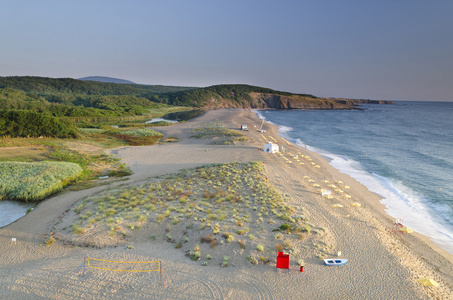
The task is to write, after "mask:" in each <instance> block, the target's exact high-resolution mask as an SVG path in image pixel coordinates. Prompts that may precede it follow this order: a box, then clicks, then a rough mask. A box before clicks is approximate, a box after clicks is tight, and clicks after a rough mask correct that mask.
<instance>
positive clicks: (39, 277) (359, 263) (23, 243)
mask: <svg viewBox="0 0 453 300" xmlns="http://www.w3.org/2000/svg"><path fill="white" fill-rule="evenodd" d="M212 120H221V121H222V122H224V123H225V124H226V125H227V126H228V127H230V128H234V129H237V128H239V126H240V125H241V124H248V125H249V127H252V128H253V125H257V126H259V120H258V119H257V118H256V116H255V115H254V114H253V113H252V112H250V111H248V110H239V109H223V110H215V111H210V112H208V113H206V114H205V115H203V116H202V117H200V118H197V119H195V120H192V121H190V122H187V123H181V124H177V125H174V126H171V127H166V128H161V129H159V131H162V132H163V133H164V134H165V135H166V136H174V137H178V138H179V142H178V143H169V144H161V145H155V146H146V147H124V148H119V149H115V150H113V151H112V153H113V154H115V155H116V156H117V157H120V158H121V159H122V160H123V161H124V162H125V163H126V164H127V165H128V166H129V167H130V168H131V169H132V170H133V171H134V175H132V176H130V179H129V181H127V182H116V183H112V184H110V185H104V186H99V187H96V188H92V189H88V190H83V191H77V192H66V193H63V194H60V195H58V196H55V197H52V198H50V199H47V200H46V201H43V202H42V203H41V204H40V205H38V207H37V208H36V209H35V210H34V211H32V212H31V213H29V214H27V215H26V216H25V217H23V218H21V219H20V220H18V221H16V222H15V223H13V224H10V225H8V226H6V227H4V228H1V229H0V253H1V258H0V291H1V292H0V298H1V299H80V298H83V299H125V298H130V299H284V298H286V299H424V298H426V297H427V290H426V288H424V287H422V286H421V285H420V284H418V283H417V282H416V279H417V278H419V277H430V278H434V279H435V280H436V281H438V282H439V283H440V286H438V287H437V288H430V289H429V290H428V291H429V295H430V297H431V298H433V299H453V296H452V288H451V287H452V285H453V275H452V274H453V267H452V266H453V265H452V256H451V255H449V254H447V253H445V252H444V251H442V250H441V249H439V248H437V247H435V246H434V245H432V244H431V243H430V242H429V240H428V239H426V237H423V236H420V235H418V234H411V235H409V236H408V237H400V236H395V235H393V234H392V232H391V226H392V223H393V220H392V219H391V218H390V217H388V216H387V215H386V214H385V212H384V208H383V207H382V205H381V204H380V203H379V197H377V196H376V195H375V194H372V193H371V192H369V191H368V190H367V189H366V188H365V187H364V186H362V185H361V184H359V183H357V182H356V181H354V180H353V179H352V178H350V177H349V176H347V175H345V174H342V173H339V172H338V171H337V170H335V169H334V168H332V167H331V166H330V165H329V164H328V162H327V161H325V160H324V159H323V158H322V157H320V156H319V155H317V154H316V153H311V152H308V151H306V150H305V149H301V148H299V147H296V146H294V145H287V144H286V142H285V141H283V140H282V139H281V138H279V137H278V132H277V131H276V128H275V127H274V126H269V125H265V126H264V128H263V129H266V130H267V132H266V133H264V134H261V133H258V132H256V131H254V130H251V131H248V132H246V135H247V136H249V137H250V139H251V141H249V142H245V143H243V144H241V145H228V146H218V145H209V143H210V142H211V141H209V140H199V139H193V138H190V130H191V128H194V127H197V126H199V125H200V124H202V123H204V122H207V121H212ZM263 135H264V137H266V138H268V139H269V138H270V137H273V138H274V139H276V140H277V141H278V142H279V143H280V144H281V143H284V144H285V148H286V151H287V152H290V153H292V154H297V153H298V152H300V153H301V154H299V159H300V157H301V156H302V155H303V156H309V157H310V158H311V159H312V161H308V160H303V159H300V161H301V162H304V164H303V165H302V164H299V163H298V162H296V161H295V160H293V161H292V163H286V161H285V160H283V158H282V157H280V156H279V155H277V154H267V153H263V152H262V151H258V149H259V148H261V147H262V146H263V145H264V143H265V140H264V138H263ZM288 158H290V157H288ZM254 160H258V161H263V162H264V163H265V169H266V174H267V176H268V178H269V181H270V182H272V183H273V184H274V185H275V186H276V187H277V189H278V190H280V191H281V192H282V193H283V194H286V195H289V198H290V199H291V200H290V202H291V203H292V204H294V205H301V206H303V207H304V208H305V214H306V215H307V216H308V217H309V219H310V222H312V223H314V224H316V225H317V226H319V227H324V228H325V229H326V234H325V235H324V236H323V237H322V238H323V239H325V240H328V241H329V243H331V244H332V245H334V249H333V250H332V253H336V252H337V251H339V250H341V252H342V257H343V258H348V259H349V262H348V263H347V264H346V265H344V266H341V267H327V266H324V265H323V263H322V261H321V260H320V259H318V258H317V257H314V256H313V255H312V254H308V253H307V257H304V259H305V262H306V263H305V270H304V272H303V273H301V272H299V269H298V267H297V265H296V263H295V262H294V261H292V262H291V270H290V271H289V272H288V271H286V270H279V271H277V270H276V268H275V265H272V264H269V265H255V266H252V265H249V264H234V263H232V264H231V266H229V267H228V268H221V267H219V266H218V265H212V266H211V265H209V266H206V267H203V266H201V265H200V263H199V262H194V261H191V260H189V259H188V258H187V257H186V256H185V255H184V252H183V251H180V250H179V249H175V247H174V244H169V243H167V242H164V241H160V240H156V241H150V240H149V239H146V238H141V236H140V235H137V236H136V237H133V238H131V240H129V241H128V243H129V244H132V245H133V246H134V249H125V247H107V248H102V249H94V248H86V247H71V246H67V245H66V246H65V245H63V244H62V243H61V242H57V243H56V244H54V245H52V246H50V247H46V246H44V245H43V244H44V240H45V237H44V236H45V235H46V234H49V233H50V232H51V231H52V230H54V228H55V226H56V224H58V223H61V222H66V220H64V218H62V217H63V216H64V213H65V212H66V211H68V210H69V209H70V208H71V207H72V205H73V204H74V203H77V202H78V201H80V200H81V199H83V198H85V197H87V196H89V195H93V194H95V193H98V192H100V191H103V190H106V189H112V188H113V187H115V186H119V185H122V184H134V183H136V182H140V181H142V180H144V179H146V178H149V177H154V176H159V175H164V174H169V173H172V172H175V171H177V170H180V169H185V168H192V167H196V166H201V165H205V164H210V163H228V162H248V161H254ZM311 162H314V165H312V164H311ZM315 165H319V168H316V167H315ZM304 176H308V177H309V178H305V179H304ZM309 179H311V180H314V181H315V182H317V183H320V185H321V187H323V184H325V185H327V183H322V182H323V181H324V180H326V181H329V182H330V183H334V182H338V181H339V180H341V181H343V182H344V184H343V185H342V186H344V185H348V186H349V187H350V189H343V190H344V191H345V192H347V193H348V194H349V195H351V198H345V197H338V195H336V197H335V198H334V200H329V199H325V198H323V197H321V195H320V194H319V192H318V191H317V190H318V189H319V188H316V187H313V186H312V185H311V183H310V182H308V180H309ZM338 185H341V184H338ZM351 202H359V203H361V204H362V206H361V207H352V206H350V203H351ZM333 203H340V204H342V205H343V207H342V208H333V207H331V204H333ZM12 237H15V238H16V239H17V243H16V244H12V243H11V238H12ZM213 251H215V250H213ZM219 251H221V250H219ZM301 251H302V255H303V254H304V250H303V249H301ZM86 256H88V257H95V258H104V259H110V260H118V261H150V260H160V261H162V265H163V267H164V269H165V270H166V272H167V274H168V275H169V277H170V278H171V280H172V281H171V282H168V283H167V285H166V286H165V287H164V286H163V285H162V284H161V283H160V282H159V274H158V273H127V272H111V271H104V270H97V269H91V268H89V269H86V271H85V274H83V273H82V272H81V271H80V270H78V271H77V272H76V270H77V268H78V267H79V266H80V265H81V264H82V263H83V261H84V257H86Z"/></svg>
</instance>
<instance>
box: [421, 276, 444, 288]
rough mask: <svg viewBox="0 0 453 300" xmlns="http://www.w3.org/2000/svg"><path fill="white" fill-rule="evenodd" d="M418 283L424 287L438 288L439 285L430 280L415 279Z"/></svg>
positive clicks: (423, 278)
mask: <svg viewBox="0 0 453 300" xmlns="http://www.w3.org/2000/svg"><path fill="white" fill-rule="evenodd" d="M417 281H418V283H420V284H421V285H424V286H438V285H439V283H438V282H437V281H435V280H434V279H431V278H425V277H420V278H419V279H417Z"/></svg>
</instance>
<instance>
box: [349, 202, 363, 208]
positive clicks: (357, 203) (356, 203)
mask: <svg viewBox="0 0 453 300" xmlns="http://www.w3.org/2000/svg"><path fill="white" fill-rule="evenodd" d="M351 206H356V207H360V206H362V204H360V203H359V202H354V203H351Z"/></svg>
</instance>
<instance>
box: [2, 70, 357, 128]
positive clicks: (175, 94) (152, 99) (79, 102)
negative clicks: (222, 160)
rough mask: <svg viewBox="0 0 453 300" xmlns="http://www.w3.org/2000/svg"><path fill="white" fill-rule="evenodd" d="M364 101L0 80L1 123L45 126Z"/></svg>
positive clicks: (219, 88)
mask: <svg viewBox="0 0 453 300" xmlns="http://www.w3.org/2000/svg"><path fill="white" fill-rule="evenodd" d="M360 102H361V100H351V99H330V98H318V97H315V96H313V95H309V94H291V93H287V92H281V91H275V90H272V89H269V88H263V87H257V86H251V85H245V84H228V85H214V86H210V87H206V88H193V87H175V86H159V85H138V84H118V83H104V82H95V81H82V80H76V79H71V78H59V79H55V78H45V77H30V76H27V77H0V112H2V113H3V116H4V117H3V120H12V119H11V118H12V116H15V115H14V114H11V112H12V111H16V110H21V111H23V112H21V113H20V114H19V115H18V116H17V118H18V119H17V121H15V122H20V120H28V119H29V118H36V116H34V115H31V114H27V113H26V112H27V111H31V112H33V113H42V114H45V115H46V117H45V118H44V119H45V122H49V121H48V118H50V117H59V118H62V117H94V118H96V117H118V116H136V115H142V114H145V113H146V112H148V111H149V110H150V109H155V108H160V107H163V106H168V105H170V106H175V105H177V106H188V107H197V108H203V109H214V108H225V107H237V108H263V109H266V108H276V109H353V108H356V106H357V105H358V103H360ZM24 116H25V117H24ZM36 120H38V119H36ZM55 124H57V123H55ZM24 126H25V125H24ZM26 126H32V125H29V124H27V125H26ZM55 126H56V125H55ZM11 128H17V129H18V130H19V131H20V133H14V132H12V131H11ZM20 128H21V127H10V128H8V129H5V128H3V129H2V131H0V132H2V133H3V134H8V135H12V136H24V134H26V135H28V134H29V133H26V132H29V131H28V129H27V130H25V129H24V130H22V129H20ZM24 128H25V127H24ZM64 132H66V131H64ZM54 134H55V133H52V135H54ZM39 135H43V134H42V133H39ZM63 135H71V133H63Z"/></svg>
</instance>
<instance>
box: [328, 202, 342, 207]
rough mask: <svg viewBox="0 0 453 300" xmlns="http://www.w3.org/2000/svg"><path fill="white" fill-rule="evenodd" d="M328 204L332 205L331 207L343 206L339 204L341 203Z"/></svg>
mask: <svg viewBox="0 0 453 300" xmlns="http://www.w3.org/2000/svg"><path fill="white" fill-rule="evenodd" d="M330 206H332V207H343V205H341V204H339V203H337V204H332V205H330Z"/></svg>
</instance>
